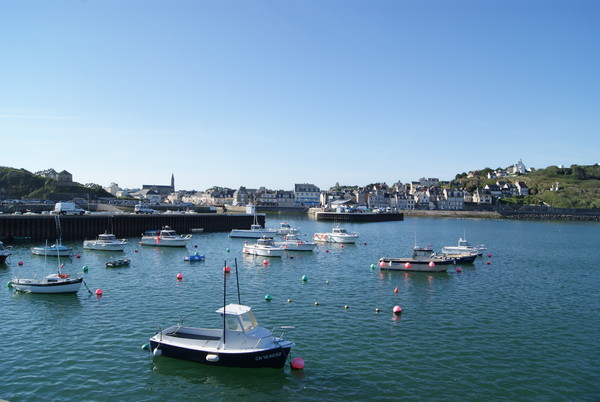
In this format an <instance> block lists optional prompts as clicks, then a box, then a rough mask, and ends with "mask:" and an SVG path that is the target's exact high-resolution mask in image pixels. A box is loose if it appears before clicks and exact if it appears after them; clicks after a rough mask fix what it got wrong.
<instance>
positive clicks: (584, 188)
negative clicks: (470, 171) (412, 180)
mask: <svg viewBox="0 0 600 402" xmlns="http://www.w3.org/2000/svg"><path fill="white" fill-rule="evenodd" d="M490 171H492V169H489V168H486V169H483V170H481V171H479V175H478V176H477V177H473V178H466V177H464V176H466V175H464V174H461V175H457V177H456V180H455V182H457V183H458V184H460V186H462V187H463V188H465V189H466V190H468V191H471V192H472V191H474V190H475V188H477V187H482V188H483V187H485V185H486V184H496V182H497V181H504V182H510V183H513V184H514V183H516V182H517V181H522V182H525V184H527V187H529V192H530V195H529V196H526V197H514V198H511V199H507V200H504V202H507V203H517V204H547V205H550V206H552V207H557V208H600V166H599V165H587V166H583V165H571V167H568V168H559V167H557V166H549V167H547V168H545V169H539V170H536V171H534V172H531V173H527V174H522V175H517V176H514V177H502V178H495V179H488V178H487V173H488V172H490ZM557 188H558V190H557Z"/></svg>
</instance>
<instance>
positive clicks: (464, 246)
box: [442, 237, 487, 255]
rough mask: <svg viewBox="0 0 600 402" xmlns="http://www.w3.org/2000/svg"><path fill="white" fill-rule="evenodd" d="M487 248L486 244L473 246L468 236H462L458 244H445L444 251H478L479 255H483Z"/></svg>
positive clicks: (448, 252) (452, 252) (450, 252)
mask: <svg viewBox="0 0 600 402" xmlns="http://www.w3.org/2000/svg"><path fill="white" fill-rule="evenodd" d="M486 250H487V248H486V247H485V245H483V244H480V245H478V246H472V245H471V244H469V242H468V241H467V239H466V238H464V237H460V238H459V239H458V244H457V245H456V246H445V247H442V253H446V254H456V253H477V255H483V253H484V252H485V251H486Z"/></svg>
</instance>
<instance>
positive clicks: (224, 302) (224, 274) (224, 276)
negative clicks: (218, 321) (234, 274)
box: [223, 260, 227, 349]
mask: <svg viewBox="0 0 600 402" xmlns="http://www.w3.org/2000/svg"><path fill="white" fill-rule="evenodd" d="M226 266H227V260H225V263H224V265H223V349H225V333H226V331H225V328H226V325H227V322H226V320H225V306H226V305H227V270H226V269H225V267H226Z"/></svg>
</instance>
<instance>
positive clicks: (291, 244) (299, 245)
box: [275, 233, 317, 251]
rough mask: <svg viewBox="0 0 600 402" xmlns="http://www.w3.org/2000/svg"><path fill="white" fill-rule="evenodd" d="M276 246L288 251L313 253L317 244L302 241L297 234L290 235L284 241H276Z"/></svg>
mask: <svg viewBox="0 0 600 402" xmlns="http://www.w3.org/2000/svg"><path fill="white" fill-rule="evenodd" d="M275 245H277V246H279V247H283V248H284V249H286V250H288V251H313V250H314V249H315V247H316V246H317V243H314V242H312V241H305V240H300V239H299V238H298V236H297V235H296V234H294V233H290V234H288V235H285V236H284V237H283V241H276V242H275Z"/></svg>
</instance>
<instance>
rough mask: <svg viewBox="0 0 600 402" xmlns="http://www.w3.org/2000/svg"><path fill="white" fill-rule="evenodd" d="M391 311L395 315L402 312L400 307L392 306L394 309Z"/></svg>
mask: <svg viewBox="0 0 600 402" xmlns="http://www.w3.org/2000/svg"><path fill="white" fill-rule="evenodd" d="M392 311H393V312H394V314H395V315H400V314H402V307H400V306H394V309H393V310H392Z"/></svg>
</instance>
